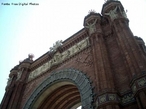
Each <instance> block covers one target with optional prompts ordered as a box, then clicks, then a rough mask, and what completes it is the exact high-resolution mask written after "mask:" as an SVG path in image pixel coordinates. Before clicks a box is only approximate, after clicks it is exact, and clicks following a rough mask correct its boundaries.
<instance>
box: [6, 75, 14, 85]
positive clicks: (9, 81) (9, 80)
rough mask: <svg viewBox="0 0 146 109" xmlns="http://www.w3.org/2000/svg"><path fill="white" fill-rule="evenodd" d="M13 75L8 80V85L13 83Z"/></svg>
mask: <svg viewBox="0 0 146 109" xmlns="http://www.w3.org/2000/svg"><path fill="white" fill-rule="evenodd" d="M12 79H13V77H9V78H8V81H7V87H8V86H9V85H10V84H11V82H12Z"/></svg>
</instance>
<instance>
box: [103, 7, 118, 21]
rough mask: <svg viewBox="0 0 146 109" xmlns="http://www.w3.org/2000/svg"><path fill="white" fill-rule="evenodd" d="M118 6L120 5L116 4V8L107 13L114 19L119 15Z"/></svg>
mask: <svg viewBox="0 0 146 109" xmlns="http://www.w3.org/2000/svg"><path fill="white" fill-rule="evenodd" d="M117 8H118V7H117V6H116V8H115V9H114V10H110V12H108V13H105V15H109V16H110V18H111V20H112V21H113V20H114V19H116V18H117V17H118V14H117Z"/></svg>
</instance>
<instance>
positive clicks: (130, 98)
mask: <svg viewBox="0 0 146 109" xmlns="http://www.w3.org/2000/svg"><path fill="white" fill-rule="evenodd" d="M135 101H136V100H135V98H134V95H133V93H132V92H131V93H127V94H125V95H124V96H123V97H121V104H122V105H123V106H124V105H127V104H130V103H133V102H135Z"/></svg>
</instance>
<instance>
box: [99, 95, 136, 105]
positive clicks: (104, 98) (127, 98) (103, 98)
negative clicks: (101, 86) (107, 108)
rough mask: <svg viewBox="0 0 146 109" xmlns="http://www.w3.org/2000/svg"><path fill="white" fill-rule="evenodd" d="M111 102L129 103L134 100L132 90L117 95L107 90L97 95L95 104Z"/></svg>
mask: <svg viewBox="0 0 146 109" xmlns="http://www.w3.org/2000/svg"><path fill="white" fill-rule="evenodd" d="M111 102H112V103H113V102H114V103H120V104H121V105H122V106H125V105H128V104H130V103H133V102H136V100H135V98H134V95H133V93H132V92H129V93H126V94H124V95H123V96H119V95H118V94H116V93H110V92H109V93H108V92H107V93H105V94H102V95H99V96H98V98H97V101H96V104H98V106H101V105H104V104H107V103H111Z"/></svg>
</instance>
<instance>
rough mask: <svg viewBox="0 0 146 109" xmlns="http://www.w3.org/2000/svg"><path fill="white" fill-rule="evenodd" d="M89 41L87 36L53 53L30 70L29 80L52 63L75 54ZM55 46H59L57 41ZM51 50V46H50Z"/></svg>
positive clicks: (48, 67)
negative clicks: (42, 62) (46, 60)
mask: <svg viewBox="0 0 146 109" xmlns="http://www.w3.org/2000/svg"><path fill="white" fill-rule="evenodd" d="M88 43H89V40H88V38H86V39H84V40H82V41H81V42H79V43H77V44H76V45H74V46H72V47H71V48H69V49H68V50H66V51H64V52H63V53H59V52H57V53H55V55H54V56H53V58H52V59H51V60H49V61H48V62H47V63H45V64H43V65H42V66H40V67H38V68H37V69H35V70H34V71H32V72H31V73H30V75H29V80H31V79H33V78H35V77H37V76H38V75H40V74H41V73H43V72H45V71H46V70H48V69H50V68H51V67H52V66H53V65H55V64H59V63H60V62H62V61H63V60H66V59H67V58H69V57H71V56H72V55H75V54H76V53H78V52H79V51H81V50H82V49H84V48H85V47H87V45H88ZM56 45H57V46H60V44H59V42H56ZM51 49H52V50H53V48H51Z"/></svg>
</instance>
